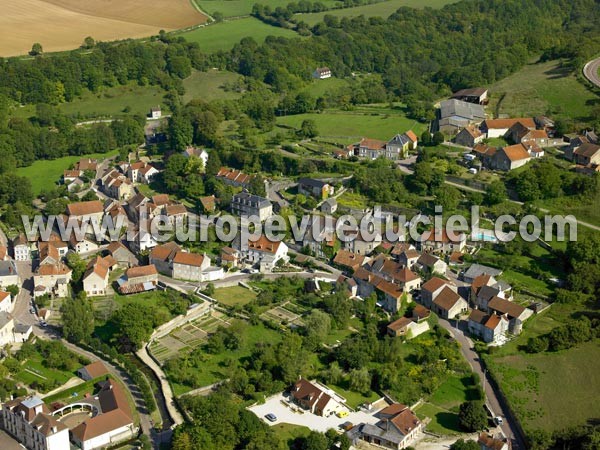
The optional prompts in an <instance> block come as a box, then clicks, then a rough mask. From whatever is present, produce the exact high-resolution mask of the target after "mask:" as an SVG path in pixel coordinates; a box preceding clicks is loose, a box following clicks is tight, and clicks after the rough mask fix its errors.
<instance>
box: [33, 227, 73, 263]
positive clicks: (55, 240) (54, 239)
mask: <svg viewBox="0 0 600 450" xmlns="http://www.w3.org/2000/svg"><path fill="white" fill-rule="evenodd" d="M48 243H49V244H51V245H52V246H53V247H54V248H56V250H57V251H58V256H59V258H64V257H66V256H67V253H69V243H68V242H64V241H63V240H62V239H61V237H60V236H59V235H58V233H55V232H52V233H51V234H50V237H49V239H48ZM41 245H42V241H41V240H40V242H39V244H38V248H40V247H41Z"/></svg>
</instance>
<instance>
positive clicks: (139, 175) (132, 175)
mask: <svg viewBox="0 0 600 450" xmlns="http://www.w3.org/2000/svg"><path fill="white" fill-rule="evenodd" d="M159 173H160V171H159V170H158V169H157V168H156V167H154V166H153V165H152V164H149V163H147V162H143V161H137V162H134V163H131V164H130V165H129V167H128V168H127V178H129V180H130V181H132V182H133V183H142V184H150V183H151V182H152V180H153V179H154V177H155V176H156V175H158V174H159Z"/></svg>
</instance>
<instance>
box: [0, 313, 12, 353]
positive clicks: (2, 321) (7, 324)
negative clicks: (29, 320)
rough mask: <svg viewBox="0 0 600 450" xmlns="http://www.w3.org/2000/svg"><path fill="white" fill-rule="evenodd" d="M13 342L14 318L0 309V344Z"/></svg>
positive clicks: (4, 344)
mask: <svg viewBox="0 0 600 450" xmlns="http://www.w3.org/2000/svg"><path fill="white" fill-rule="evenodd" d="M14 342H15V320H14V318H13V316H11V315H10V314H9V313H8V312H6V311H0V346H2V347H4V346H6V345H9V344H12V343H14Z"/></svg>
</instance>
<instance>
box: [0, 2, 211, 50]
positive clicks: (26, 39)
mask: <svg viewBox="0 0 600 450" xmlns="http://www.w3.org/2000/svg"><path fill="white" fill-rule="evenodd" d="M0 11H2V14H0V29H1V30H2V39H0V56H15V55H22V54H25V53H27V52H28V51H29V50H30V49H31V45H32V44H33V43H34V42H39V43H40V44H42V46H43V48H44V51H45V52H50V51H62V50H70V49H74V48H77V47H79V46H80V45H81V43H82V42H83V40H84V38H85V37H87V36H92V37H93V38H94V39H96V40H97V41H110V40H115V39H124V38H139V37H144V36H150V35H152V34H156V33H158V31H159V30H165V31H171V30H176V29H179V28H186V27H190V26H193V25H197V24H201V23H204V22H206V16H204V15H203V14H202V13H200V12H198V11H197V10H196V9H195V8H194V7H193V6H192V3H191V1H190V0H19V1H14V0H0Z"/></svg>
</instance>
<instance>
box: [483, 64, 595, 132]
mask: <svg viewBox="0 0 600 450" xmlns="http://www.w3.org/2000/svg"><path fill="white" fill-rule="evenodd" d="M490 96H491V99H490V105H489V106H488V111H490V112H491V113H495V111H496V109H497V110H498V113H499V114H502V115H508V116H512V117H528V116H534V115H538V114H548V113H549V114H551V115H553V116H558V117H560V116H564V117H568V118H570V119H573V120H574V121H575V122H579V123H585V122H587V121H588V120H589V117H590V114H591V110H592V108H593V106H594V105H597V104H598V103H599V102H600V98H599V97H598V96H597V95H595V94H594V93H592V92H590V91H589V90H587V89H586V87H585V86H584V85H583V84H582V83H580V82H579V81H577V78H575V75H574V74H573V73H571V72H570V71H569V70H568V69H563V68H561V67H560V62H558V61H548V62H544V63H537V64H528V65H526V66H525V67H523V68H522V69H521V70H520V71H518V72H516V73H514V74H512V75H510V76H509V77H507V78H505V79H503V80H501V81H499V82H497V83H496V84H494V85H492V86H490Z"/></svg>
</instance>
